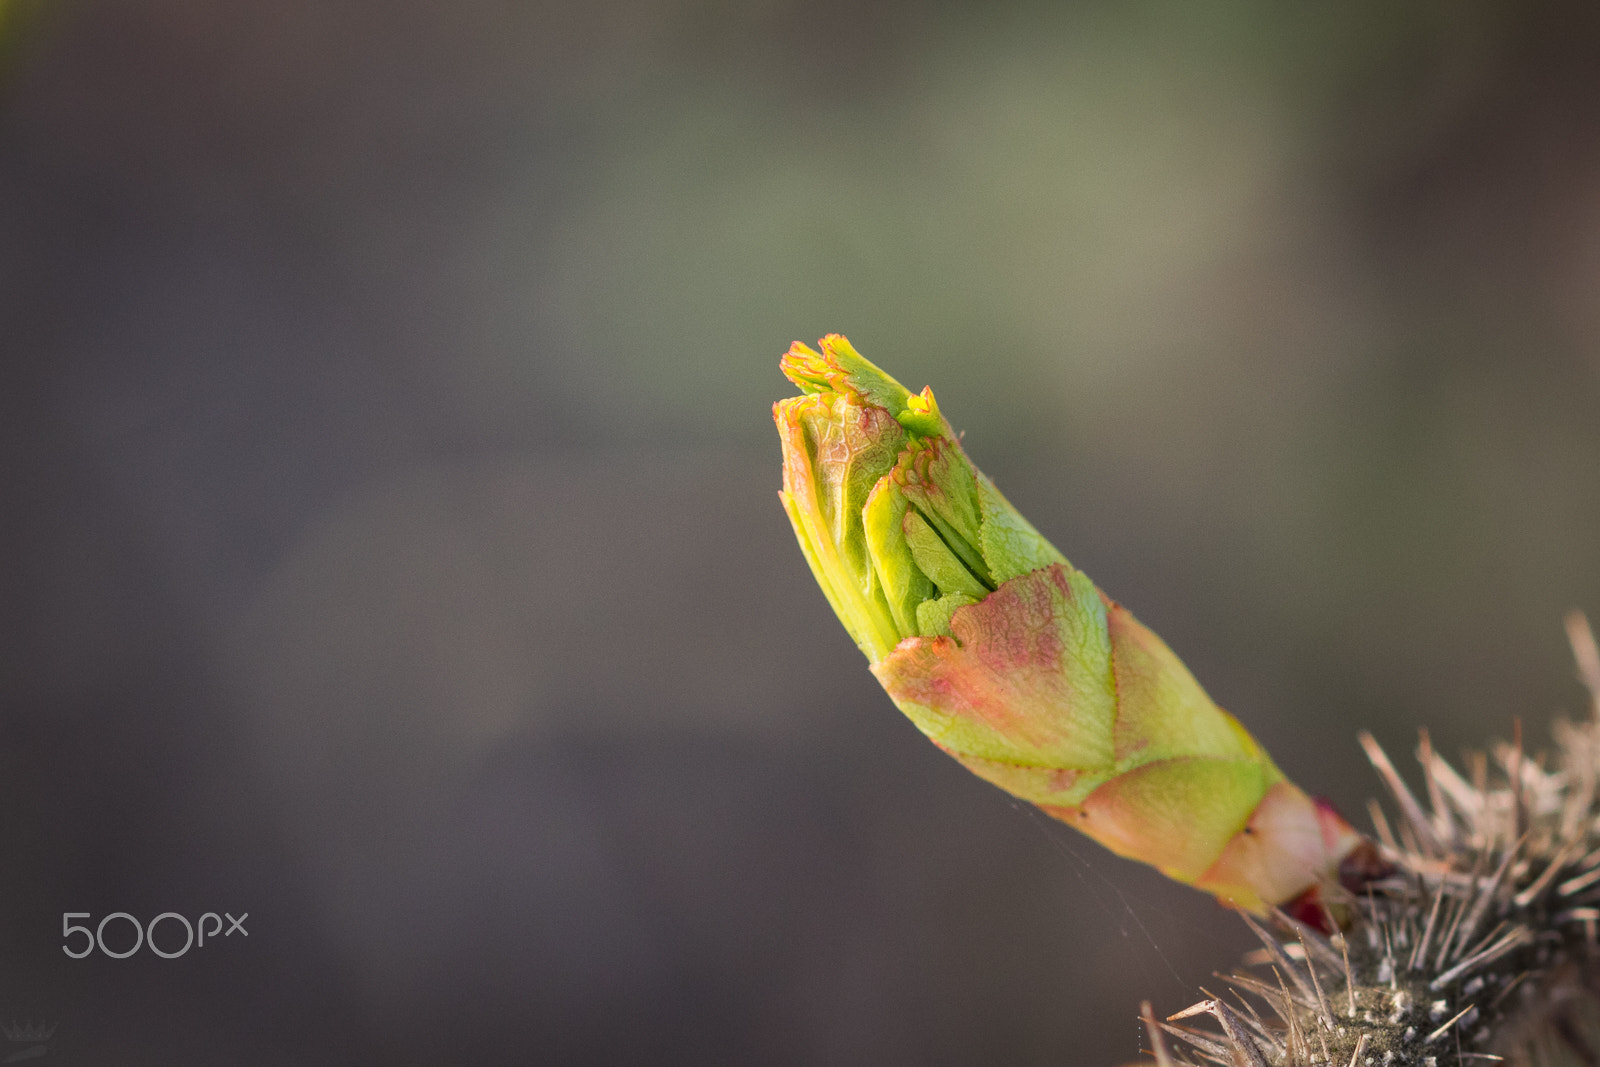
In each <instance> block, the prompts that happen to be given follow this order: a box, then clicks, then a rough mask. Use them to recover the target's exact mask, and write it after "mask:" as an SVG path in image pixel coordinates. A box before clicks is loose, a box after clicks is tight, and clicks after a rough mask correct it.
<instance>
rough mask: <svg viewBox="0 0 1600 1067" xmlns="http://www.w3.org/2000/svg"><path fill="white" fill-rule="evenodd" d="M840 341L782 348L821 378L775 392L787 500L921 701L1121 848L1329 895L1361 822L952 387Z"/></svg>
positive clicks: (803, 537) (1050, 806) (1272, 893)
mask: <svg viewBox="0 0 1600 1067" xmlns="http://www.w3.org/2000/svg"><path fill="white" fill-rule="evenodd" d="M819 344H820V347H821V351H820V352H817V351H814V350H813V349H811V348H809V347H807V346H805V345H803V344H800V343H799V342H795V344H794V345H793V346H792V347H791V348H790V349H789V352H788V354H787V355H785V356H784V357H783V360H782V362H781V364H780V366H781V368H782V370H783V372H784V374H785V375H786V376H787V377H788V378H789V380H790V381H792V382H793V383H794V384H796V385H797V386H799V387H800V388H801V390H802V391H803V395H801V396H798V397H792V398H790V399H788V400H781V401H779V402H778V403H777V404H776V405H774V407H773V417H774V419H775V420H776V422H777V425H778V434H779V436H780V438H781V439H782V444H783V490H782V492H781V493H780V494H779V496H780V497H781V499H782V501H783V505H784V509H785V510H786V511H787V512H788V514H789V519H790V521H791V522H792V523H793V525H794V530H795V536H796V537H797V538H798V539H799V541H800V547H801V550H802V551H803V552H804V553H805V556H806V560H807V561H808V562H809V563H810V564H811V569H812V572H813V573H814V574H815V575H816V578H817V583H818V584H819V585H821V586H822V591H823V593H824V594H825V595H826V596H827V598H828V602H829V603H830V604H831V605H832V606H833V609H834V611H835V613H836V614H837V615H838V616H839V618H840V620H841V621H842V622H843V623H844V625H845V629H846V630H847V631H849V633H850V636H851V637H852V638H853V639H854V640H855V642H856V644H857V645H858V646H859V647H860V648H861V651H862V652H864V653H865V654H866V656H867V659H868V660H869V661H870V664H871V669H872V672H873V674H874V675H876V676H877V678H878V680H879V682H881V683H882V684H883V687H884V689H886V690H887V691H888V693H889V695H890V697H892V698H893V699H894V702H895V703H896V705H898V706H899V708H900V710H901V711H903V712H904V713H905V714H906V715H907V716H908V717H909V718H910V719H911V721H912V722H913V723H915V724H916V726H917V727H918V728H919V729H920V730H921V731H922V732H923V733H924V734H926V735H927V736H928V737H929V738H930V739H932V740H933V742H934V743H935V744H936V745H938V746H939V747H940V748H942V749H944V750H945V751H946V752H948V753H949V754H950V755H952V756H954V757H955V758H956V759H957V760H959V761H961V763H963V764H964V765H965V766H966V767H967V768H968V769H970V770H972V771H973V772H974V773H976V774H978V775H979V776H980V777H983V778H985V779H987V780H988V781H990V782H992V783H994V784H995V785H998V786H999V787H1001V788H1002V789H1005V790H1006V791H1007V792H1010V793H1012V794H1013V795H1015V796H1018V797H1020V798H1022V799H1024V800H1028V801H1031V802H1032V803H1034V804H1037V805H1038V806H1039V807H1041V808H1042V809H1043V810H1044V811H1046V812H1048V813H1049V814H1051V815H1053V816H1055V817H1056V818H1059V819H1062V820H1063V821H1065V822H1068V823H1070V824H1072V825H1073V826H1076V827H1078V828H1079V829H1080V830H1082V831H1083V832H1084V833H1087V834H1088V835H1089V836H1091V837H1093V838H1094V839H1095V840H1097V841H1099V842H1100V843H1101V844H1103V845H1105V846H1106V847H1107V848H1109V849H1111V850H1112V851H1114V852H1117V853H1119V854H1121V855H1124V856H1129V857H1131V858H1134V859H1138V860H1142V861H1144V862H1146V863H1150V864H1153V865H1154V866H1156V867H1158V868H1159V869H1160V870H1162V871H1163V872H1164V873H1166V874H1167V875H1169V876H1170V877H1172V878H1175V879H1177V880H1179V881H1181V882H1186V883H1189V884H1192V885H1195V886H1197V887H1198V888H1201V889H1204V890H1206V891H1208V892H1210V893H1213V894H1215V895H1216V896H1217V897H1218V898H1219V899H1220V900H1222V901H1224V902H1225V903H1228V904H1231V905H1233V906H1236V907H1240V908H1244V909H1247V910H1250V911H1255V912H1261V911H1264V910H1265V909H1266V908H1268V907H1270V906H1273V905H1287V904H1290V903H1291V902H1297V901H1298V902H1300V903H1308V902H1310V901H1314V898H1315V895H1316V890H1317V886H1318V885H1319V884H1321V883H1323V882H1325V881H1328V880H1331V879H1333V878H1335V877H1336V876H1337V873H1338V870H1339V867H1340V864H1341V862H1342V861H1344V860H1345V859H1346V858H1347V857H1349V856H1350V855H1351V854H1352V853H1353V852H1354V851H1355V850H1356V849H1357V848H1358V846H1360V845H1361V843H1362V841H1363V839H1362V838H1361V836H1360V835H1359V834H1357V833H1356V832H1355V830H1353V829H1351V827H1350V826H1349V824H1348V823H1346V822H1345V821H1344V819H1342V818H1341V817H1340V816H1339V815H1338V814H1336V813H1335V812H1334V811H1333V810H1332V809H1331V808H1329V807H1328V806H1327V805H1326V804H1324V803H1322V802H1320V801H1316V800H1313V799H1312V798H1310V797H1308V796H1307V795H1306V794H1305V793H1303V792H1301V791H1300V790H1299V789H1298V788H1297V787H1296V786H1294V785H1293V784H1292V783H1290V782H1289V781H1288V780H1287V779H1285V778H1284V776H1283V773H1282V772H1281V771H1279V770H1278V768H1277V767H1276V766H1275V765H1274V764H1273V762H1272V760H1271V759H1270V758H1269V757H1268V756H1267V754H1266V752H1265V751H1263V750H1262V748H1261V747H1260V746H1259V745H1258V744H1256V742H1255V740H1254V739H1253V738H1252V737H1251V736H1250V735H1249V734H1248V733H1247V732H1246V731H1245V729H1244V728H1243V727H1242V726H1240V725H1239V723H1238V722H1237V721H1236V720H1235V719H1234V718H1233V716H1231V715H1229V714H1228V713H1227V712H1225V711H1223V710H1222V709H1221V708H1219V707H1217V706H1216V705H1215V704H1214V703H1212V701H1211V699H1210V698H1209V697H1207V696H1206V694H1205V691H1204V690H1202V689H1201V688H1200V685H1199V683H1197V682H1196V681H1195V680H1194V678H1193V676H1191V675H1190V674H1189V671H1188V670H1187V669H1186V668H1185V667H1184V665H1183V664H1182V662H1181V661H1179V659H1178V658H1177V657H1176V656H1175V655H1173V653H1172V652H1171V650H1169V649H1168V648H1167V646H1166V645H1165V644H1164V643H1163V642H1162V641H1161V639H1160V638H1159V637H1157V636H1156V635H1155V634H1153V633H1151V632H1150V631H1149V630H1147V629H1145V627H1143V626H1142V625H1140V624H1139V622H1138V621H1137V620H1136V619H1134V617H1133V616H1132V615H1131V614H1130V613H1129V612H1128V611H1127V610H1126V609H1125V608H1123V607H1122V606H1121V605H1120V604H1117V603H1116V602H1115V601H1113V600H1110V599H1109V598H1107V597H1106V596H1105V595H1104V594H1103V593H1101V592H1100V591H1099V590H1098V589H1097V588H1095V585H1094V583H1093V582H1091V581H1090V580H1089V579H1088V578H1087V577H1086V576H1085V575H1084V574H1083V573H1082V572H1081V571H1079V570H1077V569H1076V568H1074V567H1073V566H1072V564H1070V563H1069V562H1067V559H1066V557H1064V556H1062V555H1061V553H1059V552H1057V551H1056V550H1055V548H1054V547H1053V546H1052V545H1051V544H1050V543H1049V542H1048V541H1046V540H1045V539H1044V538H1043V537H1042V536H1040V534H1039V532H1038V531H1037V530H1035V529H1034V528H1033V527H1032V525H1030V524H1029V523H1028V521H1027V520H1026V519H1024V518H1023V517H1022V516H1021V514H1019V513H1018V512H1017V511H1016V509H1015V508H1013V507H1012V506H1011V505H1010V504H1009V503H1008V502H1007V501H1006V499H1005V497H1003V496H1002V495H1001V494H1000V491H999V490H998V489H996V488H995V486H994V483H993V482H991V481H989V479H988V478H987V477H985V476H984V475H983V473H982V472H981V471H979V470H978V469H977V468H976V467H974V466H973V465H972V462H971V460H969V459H968V458H967V455H966V453H965V452H964V451H963V450H962V448H961V444H960V441H959V439H958V438H957V436H956V434H955V433H954V432H953V431H952V430H951V428H950V424H949V422H948V421H946V419H945V418H944V416H943V415H942V414H941V413H940V411H939V405H938V404H937V402H936V401H935V400H934V397H933V393H932V391H931V390H929V389H924V390H923V391H922V392H921V393H920V394H917V393H912V392H910V391H909V390H908V389H906V388H905V387H904V386H902V385H901V384H900V383H899V382H897V381H895V380H894V379H893V378H890V377H889V376H888V375H887V374H884V373H883V372H882V371H881V370H879V369H878V368H877V367H875V366H873V365H872V364H871V363H869V362H867V360H866V359H864V358H863V357H862V356H861V355H860V354H859V353H858V352H856V350H855V349H854V348H853V347H851V345H850V342H849V341H847V340H845V338H843V337H841V336H839V335H837V334H830V335H829V336H827V337H824V338H823V339H822V340H821V342H819Z"/></svg>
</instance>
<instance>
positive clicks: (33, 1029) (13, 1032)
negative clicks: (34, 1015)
mask: <svg viewBox="0 0 1600 1067" xmlns="http://www.w3.org/2000/svg"><path fill="white" fill-rule="evenodd" d="M60 1025H61V1024H60V1023H56V1026H60ZM56 1026H50V1027H47V1026H45V1024H44V1023H43V1022H40V1023H39V1024H38V1025H37V1026H35V1025H34V1024H33V1023H15V1022H13V1023H0V1032H3V1033H4V1034H5V1035H6V1040H7V1041H33V1042H39V1041H49V1040H50V1035H51V1034H53V1033H55V1032H56Z"/></svg>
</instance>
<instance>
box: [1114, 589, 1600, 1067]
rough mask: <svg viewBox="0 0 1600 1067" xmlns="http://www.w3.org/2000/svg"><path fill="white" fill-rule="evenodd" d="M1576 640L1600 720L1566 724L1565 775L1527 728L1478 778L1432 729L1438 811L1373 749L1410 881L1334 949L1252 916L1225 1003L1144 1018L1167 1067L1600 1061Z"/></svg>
mask: <svg viewBox="0 0 1600 1067" xmlns="http://www.w3.org/2000/svg"><path fill="white" fill-rule="evenodd" d="M1568 630H1569V634H1570V635H1571V637H1572V643H1573V649H1574V652H1575V653H1576V655H1577V659H1578V666H1579V673H1580V675H1581V676H1582V677H1583V679H1584V681H1585V683H1586V684H1587V685H1588V687H1589V689H1590V692H1591V694H1592V696H1593V697H1594V701H1595V710H1596V714H1592V715H1591V716H1590V718H1589V720H1588V721H1586V722H1583V723H1579V724H1570V723H1558V724H1557V725H1556V729H1555V737H1556V742H1557V746H1558V747H1557V751H1556V754H1555V759H1554V760H1553V765H1552V766H1550V767H1547V766H1546V763H1547V761H1546V760H1545V759H1544V758H1543V757H1539V758H1529V757H1527V756H1525V755H1524V752H1523V748H1522V743H1521V737H1520V733H1521V731H1520V728H1519V729H1517V730H1516V731H1515V732H1514V739H1513V742H1512V743H1511V744H1501V745H1499V746H1497V747H1496V749H1495V751H1494V752H1493V754H1492V758H1491V757H1488V756H1483V755H1479V756H1477V757H1475V758H1473V759H1472V760H1471V761H1470V763H1469V766H1468V768H1467V774H1466V775H1465V776H1463V775H1462V774H1461V773H1459V772H1457V771H1456V770H1455V769H1454V768H1452V767H1451V766H1450V764H1449V763H1447V762H1446V761H1445V760H1444V759H1443V758H1442V757H1440V756H1439V754H1438V753H1436V752H1434V751H1433V748H1432V746H1431V744H1430V743H1429V741H1428V736H1427V734H1426V733H1424V734H1423V735H1422V743H1421V746H1420V747H1419V750H1418V758H1419V760H1420V761H1421V763H1422V770H1423V776H1424V779H1425V781H1426V783H1427V800H1428V806H1427V808H1424V807H1423V805H1422V804H1421V803H1419V801H1418V800H1417V798H1416V797H1415V796H1414V795H1413V794H1412V792H1411V791H1410V789H1409V788H1408V787H1407V786H1406V783H1405V781H1404V780H1403V779H1402V778H1401V777H1400V775H1399V773H1398V772H1396V770H1395V768H1394V766H1393V765H1392V764H1391V763H1390V761H1389V759H1388V757H1387V756H1386V755H1385V754H1384V752H1383V750H1382V749H1380V748H1379V747H1378V745H1377V742H1376V741H1374V740H1373V739H1372V738H1371V737H1370V736H1368V735H1363V736H1362V744H1363V745H1364V746H1365V747H1366V750H1367V754H1368V756H1369V757H1370V758H1371V759H1372V762H1373V765H1374V766H1375V767H1376V768H1377V770H1378V773H1379V775H1380V776H1381V777H1382V778H1383V781H1384V784H1385V785H1386V786H1387V787H1388V789H1389V791H1390V793H1391V794H1392V795H1393V797H1394V800H1395V803H1396V805H1397V806H1398V808H1399V811H1400V819H1399V821H1398V823H1397V824H1396V825H1397V831H1396V830H1395V829H1391V827H1390V825H1389V822H1388V820H1387V818H1386V817H1385V816H1384V813H1383V811H1382V809H1381V808H1380V807H1378V805H1377V804H1376V803H1374V804H1373V805H1372V816H1373V823H1374V827H1375V829H1376V832H1377V837H1378V840H1379V842H1380V843H1381V846H1382V853H1383V856H1384V858H1385V859H1386V860H1388V861H1389V863H1391V864H1392V865H1393V870H1392V872H1390V873H1388V874H1387V875H1386V876H1384V877H1382V878H1380V879H1378V880H1376V881H1373V882H1372V883H1371V884H1370V885H1368V886H1367V887H1366V888H1365V889H1364V890H1363V891H1362V893H1360V894H1359V895H1352V896H1351V897H1350V898H1349V899H1348V900H1345V901H1343V902H1334V907H1335V909H1336V910H1337V909H1339V908H1343V909H1345V911H1346V918H1347V921H1348V924H1349V925H1348V928H1347V929H1346V930H1345V931H1344V933H1342V934H1337V935H1335V936H1334V938H1333V939H1332V940H1329V939H1327V938H1324V937H1323V936H1321V935H1320V934H1319V933H1317V932H1316V931H1314V930H1312V929H1310V928H1309V927H1307V926H1305V925H1303V924H1300V923H1296V922H1294V920H1292V919H1289V918H1288V917H1287V916H1283V915H1278V916H1275V918H1276V920H1277V925H1278V928H1279V929H1278V934H1277V936H1275V935H1274V934H1272V933H1269V932H1268V931H1267V930H1265V929H1263V928H1262V927H1261V926H1260V925H1259V924H1257V923H1255V922H1253V921H1251V920H1249V919H1248V918H1247V919H1246V921H1247V922H1250V925H1251V927H1252V928H1253V929H1254V930H1255V931H1256V933H1257V934H1258V935H1259V936H1260V937H1261V939H1262V941H1263V944H1264V945H1265V948H1264V949H1263V950H1262V951H1261V952H1260V953H1258V954H1257V956H1256V958H1255V959H1254V960H1251V961H1248V962H1250V963H1252V964H1253V965H1254V966H1253V967H1251V968H1247V969H1245V970H1243V971H1241V972H1239V973H1236V974H1233V975H1230V976H1225V977H1224V979H1223V980H1224V981H1226V982H1228V983H1229V984H1230V985H1231V986H1232V987H1233V988H1232V989H1231V990H1229V991H1228V993H1227V995H1226V996H1225V997H1224V996H1214V995H1212V993H1210V992H1209V991H1208V992H1207V999H1206V1000H1203V1001H1201V1002H1200V1003H1198V1004H1195V1005H1193V1006H1192V1007H1190V1008H1188V1009H1187V1010H1185V1011H1182V1012H1179V1013H1177V1014H1176V1015H1173V1016H1170V1017H1169V1019H1168V1020H1167V1021H1166V1022H1158V1021H1157V1019H1156V1018H1155V1016H1154V1014H1153V1013H1152V1011H1151V1009H1150V1006H1149V1005H1148V1004H1146V1005H1144V1019H1145V1025H1146V1028H1147V1030H1148V1032H1149V1035H1150V1042H1151V1045H1152V1053H1153V1055H1154V1056H1155V1060H1156V1063H1157V1064H1159V1065H1161V1067H1175V1065H1180V1064H1221V1065H1225V1067H1269V1065H1270V1067H1313V1065H1315V1067H1347V1065H1348V1067H1357V1065H1367V1064H1371V1065H1375V1067H1381V1065H1386V1064H1393V1065H1405V1067H1411V1065H1415V1067H1466V1065H1477V1064H1492V1063H1506V1064H1509V1065H1515V1067H1596V1065H1600V946H1597V943H1596V932H1597V931H1596V928H1597V925H1600V805H1597V798H1596V779H1597V776H1600V654H1597V653H1596V650H1595V644H1594V639H1593V637H1592V635H1591V634H1590V631H1589V627H1588V624H1587V623H1586V622H1585V621H1583V619H1582V617H1581V616H1574V617H1572V618H1569V619H1568ZM1263 1008H1264V1010H1263ZM1201 1017H1209V1020H1210V1025H1209V1026H1207V1027H1205V1028H1200V1027H1197V1026H1196V1025H1195V1023H1197V1022H1200V1021H1201ZM1164 1035H1172V1036H1173V1037H1176V1038H1177V1039H1178V1040H1177V1042H1176V1043H1173V1042H1169V1041H1168V1040H1167V1038H1166V1036H1164Z"/></svg>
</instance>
